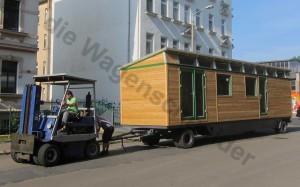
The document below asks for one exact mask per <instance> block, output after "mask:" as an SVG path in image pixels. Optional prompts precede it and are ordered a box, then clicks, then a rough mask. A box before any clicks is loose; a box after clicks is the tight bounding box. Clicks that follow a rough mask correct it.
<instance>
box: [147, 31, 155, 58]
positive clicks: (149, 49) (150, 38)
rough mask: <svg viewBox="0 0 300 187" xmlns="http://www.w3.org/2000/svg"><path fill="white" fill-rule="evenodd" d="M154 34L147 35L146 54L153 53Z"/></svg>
mask: <svg viewBox="0 0 300 187" xmlns="http://www.w3.org/2000/svg"><path fill="white" fill-rule="evenodd" d="M153 46H154V45H153V34H150V33H147V34H146V54H147V55H148V54H151V53H153Z"/></svg>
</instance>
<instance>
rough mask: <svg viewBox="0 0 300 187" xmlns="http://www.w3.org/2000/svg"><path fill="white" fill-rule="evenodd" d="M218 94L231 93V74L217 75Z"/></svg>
mask: <svg viewBox="0 0 300 187" xmlns="http://www.w3.org/2000/svg"><path fill="white" fill-rule="evenodd" d="M217 81H218V82H217V84H218V85H217V87H218V95H230V81H231V80H230V75H221V74H219V75H217Z"/></svg>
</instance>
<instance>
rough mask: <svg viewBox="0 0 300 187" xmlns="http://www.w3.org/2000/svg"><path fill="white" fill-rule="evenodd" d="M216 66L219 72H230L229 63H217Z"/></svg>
mask: <svg viewBox="0 0 300 187" xmlns="http://www.w3.org/2000/svg"><path fill="white" fill-rule="evenodd" d="M216 66H217V67H216V68H217V69H219V70H228V63H226V62H216Z"/></svg>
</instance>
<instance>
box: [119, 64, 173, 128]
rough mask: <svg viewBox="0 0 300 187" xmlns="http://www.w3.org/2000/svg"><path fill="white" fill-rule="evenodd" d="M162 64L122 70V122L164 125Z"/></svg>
mask: <svg viewBox="0 0 300 187" xmlns="http://www.w3.org/2000/svg"><path fill="white" fill-rule="evenodd" d="M165 80H166V72H165V65H160V66H154V67H148V68H141V69H131V70H123V71H121V85H120V86H121V123H122V124H124V125H148V126H149V125H151V126H153V125H154V126H155V125H156V126H166V125H167V111H166V98H167V96H166V92H165V91H166V81H165Z"/></svg>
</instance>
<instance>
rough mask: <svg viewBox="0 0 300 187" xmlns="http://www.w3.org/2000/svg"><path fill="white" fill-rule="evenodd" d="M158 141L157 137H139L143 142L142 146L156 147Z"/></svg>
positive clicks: (158, 137)
mask: <svg viewBox="0 0 300 187" xmlns="http://www.w3.org/2000/svg"><path fill="white" fill-rule="evenodd" d="M159 140H160V136H159V135H152V136H145V137H141V141H142V142H143V144H144V145H149V146H154V145H158V143H159Z"/></svg>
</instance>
